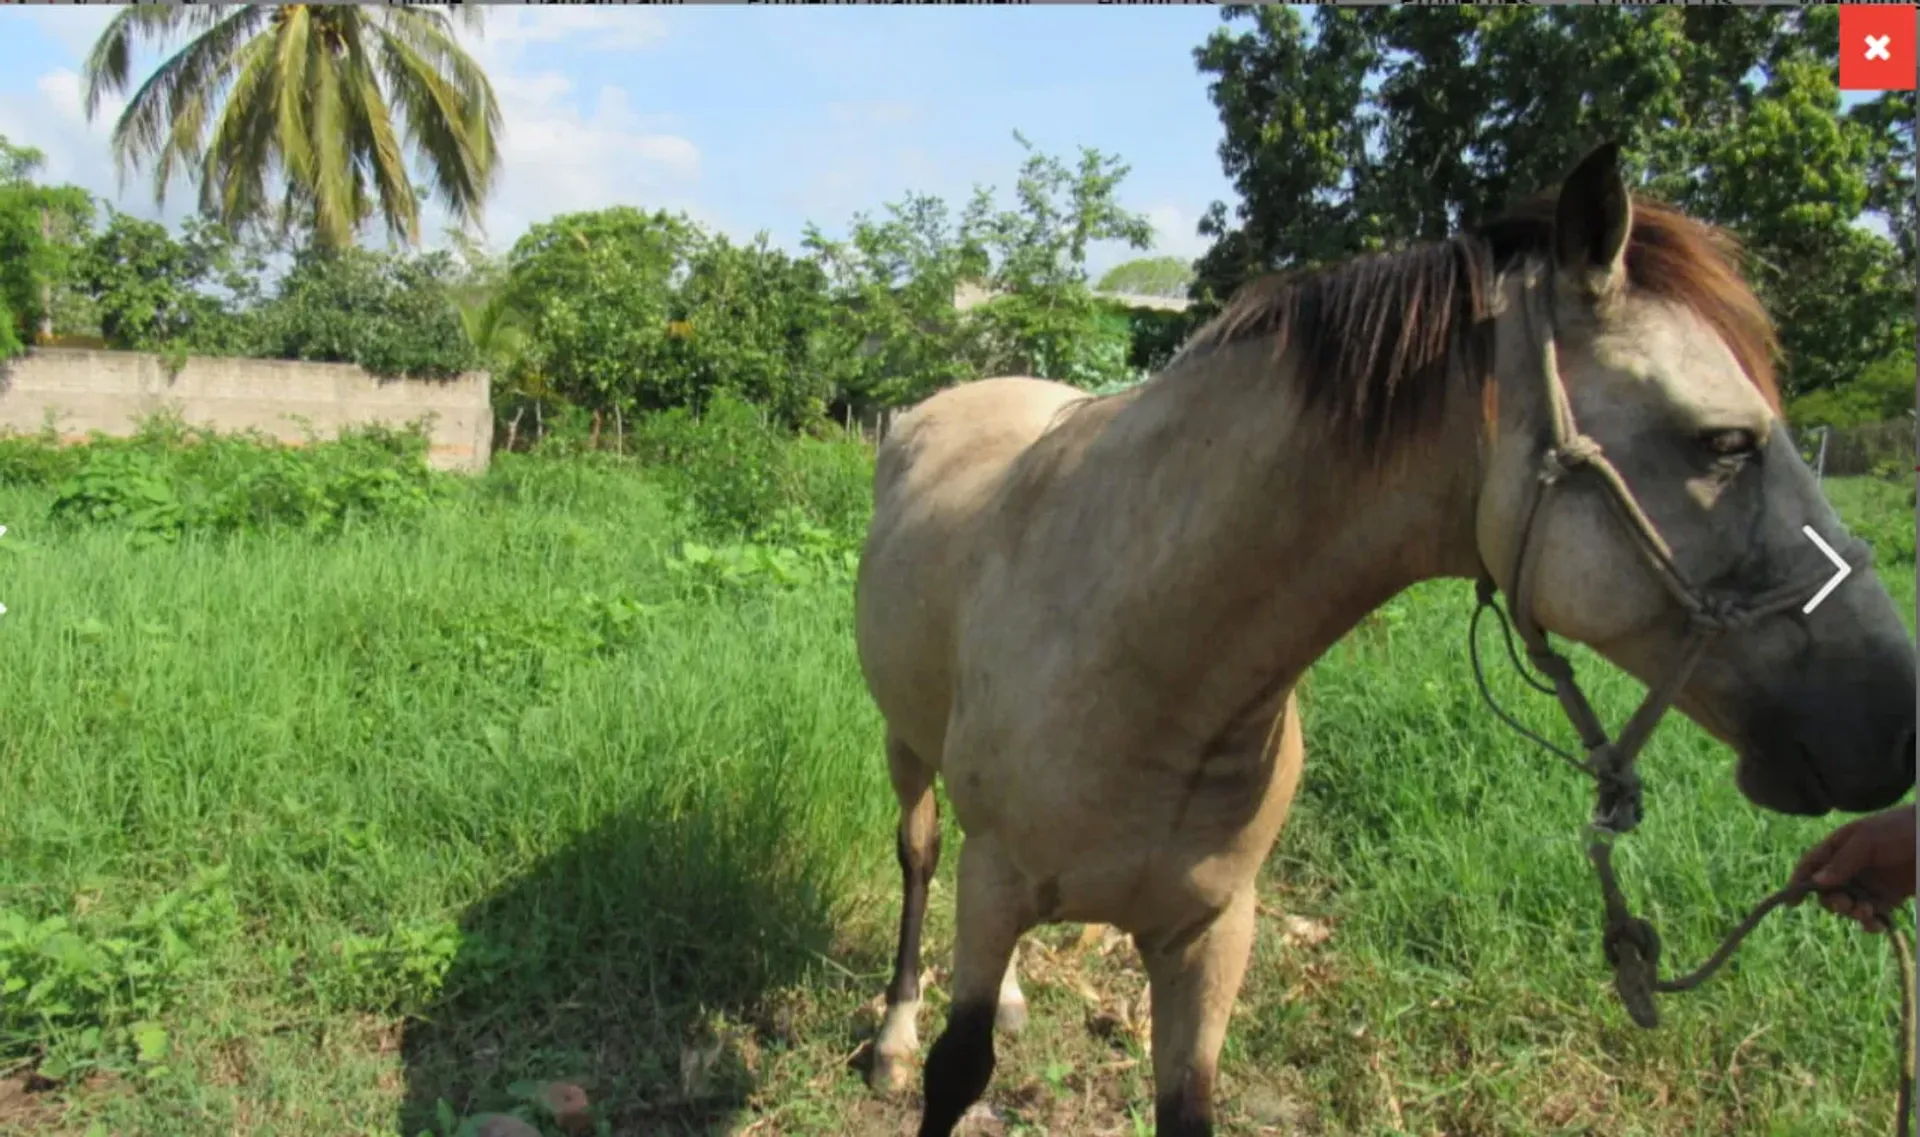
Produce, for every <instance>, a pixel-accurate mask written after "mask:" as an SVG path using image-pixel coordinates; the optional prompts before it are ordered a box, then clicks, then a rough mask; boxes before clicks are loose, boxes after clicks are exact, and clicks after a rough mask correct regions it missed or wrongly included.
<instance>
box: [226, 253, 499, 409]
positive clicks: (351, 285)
mask: <svg viewBox="0 0 1920 1137" xmlns="http://www.w3.org/2000/svg"><path fill="white" fill-rule="evenodd" d="M452 267H453V262H452V259H451V258H450V257H449V256H448V255H447V254H446V253H428V254H426V255H423V256H404V255H395V254H383V253H372V252H368V251H366V250H364V249H346V250H342V251H340V252H337V253H321V252H304V253H302V254H300V255H299V257H297V258H296V259H295V261H294V266H293V269H292V270H291V271H290V272H288V274H287V276H286V279H285V280H283V281H282V282H281V285H280V290H279V293H278V295H276V296H275V297H274V298H273V299H272V300H271V301H269V302H268V303H266V304H264V305H262V306H261V307H260V308H259V309H258V310H257V311H256V312H255V313H254V314H253V317H252V321H253V325H254V328H253V340H254V344H253V347H254V350H255V353H256V354H260V355H265V356H268V357H270V358H276V359H299V360H306V361H309V362H324V363H355V364H358V365H360V366H361V367H363V368H365V369H366V370H368V371H371V372H373V373H374V374H376V375H406V376H412V377H415V378H427V379H447V378H451V377H453V376H455V375H459V374H461V373H462V372H465V371H468V370H471V369H472V368H473V367H474V366H475V364H476V362H477V357H476V356H475V353H474V350H473V346H472V344H471V343H470V342H469V341H468V339H467V332H466V327H465V325H464V324H463V323H462V322H461V319H460V312H459V309H457V308H456V307H455V306H454V303H453V298H452V295H451V292H450V289H449V287H448V284H447V280H448V277H449V275H450V274H451V272H452Z"/></svg>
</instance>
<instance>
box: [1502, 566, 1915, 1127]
mask: <svg viewBox="0 0 1920 1137" xmlns="http://www.w3.org/2000/svg"><path fill="white" fill-rule="evenodd" d="M1496 596H1497V588H1496V586H1495V585H1494V583H1493V582H1492V581H1491V580H1489V579H1486V578H1484V577H1483V578H1481V580H1480V581H1479V582H1478V583H1477V584H1476V598H1477V599H1478V601H1479V603H1478V604H1476V605H1475V607H1474V611H1473V619H1472V620H1471V621H1470V622H1469V624H1468V627H1467V654H1468V656H1469V658H1470V659H1471V660H1472V663H1473V679H1474V684H1475V685H1476V686H1477V687H1478V688H1479V690H1480V697H1481V699H1483V700H1484V701H1485V702H1486V704H1487V707H1488V709H1490V710H1492V711H1493V713H1494V715H1495V716H1496V717H1498V718H1499V719H1500V721H1501V722H1503V723H1505V724H1507V726H1509V727H1511V728H1512V729H1513V730H1514V731H1515V732H1516V733H1518V734H1520V735H1521V736H1522V737H1524V738H1526V739H1528V740H1529V741H1531V742H1533V743H1535V744H1537V745H1539V746H1540V747H1542V748H1543V749H1545V750H1546V751H1547V752H1549V753H1551V754H1553V755H1554V756H1555V757H1558V758H1559V759H1560V760H1562V761H1563V762H1565V763H1567V764H1568V765H1569V766H1572V767H1573V768H1574V769H1576V770H1578V771H1580V772H1581V773H1583V774H1586V775H1587V776H1588V777H1591V778H1594V779H1595V780H1596V781H1597V782H1598V781H1602V780H1603V779H1604V777H1605V775H1606V774H1608V773H1611V771H1607V770H1605V769H1603V768H1597V767H1600V766H1601V765H1602V764H1601V763H1599V762H1597V761H1596V760H1595V759H1597V758H1599V757H1601V755H1600V754H1598V753H1596V754H1595V757H1594V758H1590V759H1589V760H1588V761H1586V762H1582V761H1581V760H1580V759H1578V758H1576V757H1574V755H1573V754H1571V753H1569V752H1568V751H1566V750H1564V749H1562V748H1560V747H1559V746H1556V745H1554V744H1553V743H1552V742H1550V741H1548V740H1547V739H1546V738H1544V737H1542V736H1541V735H1539V734H1537V733H1535V732H1534V731H1532V730H1529V729H1527V727H1525V726H1524V725H1522V724H1521V723H1520V721H1519V720H1518V719H1516V718H1515V717H1514V716H1513V715H1511V714H1509V713H1508V712H1507V711H1506V709H1505V708H1504V707H1502V706H1501V705H1500V703H1499V701H1498V700H1496V699H1495V698H1494V697H1493V691H1492V688H1490V687H1489V686H1488V684H1487V678H1486V670H1485V668H1484V667H1483V665H1482V664H1481V661H1480V646H1479V642H1480V635H1479V632H1480V616H1481V614H1482V613H1484V612H1486V611H1488V610H1491V611H1492V612H1493V614H1494V617H1495V619H1496V620H1497V621H1498V622H1499V625H1500V635H1501V638H1502V640H1503V641H1504V642H1505V643H1506V648H1507V658H1508V659H1509V660H1511V661H1512V663H1513V666H1514V670H1515V671H1517V672H1518V673H1519V675H1520V677H1521V679H1523V680H1524V681H1525V682H1526V683H1527V685H1528V686H1530V687H1532V688H1533V689H1534V690H1536V691H1539V692H1541V693H1542V694H1558V691H1557V690H1556V689H1555V687H1550V686H1548V685H1547V684H1545V683H1542V682H1541V681H1540V680H1538V679H1535V678H1534V677H1533V676H1532V675H1531V674H1530V673H1529V672H1528V671H1527V669H1526V668H1525V667H1524V666H1523V665H1522V664H1521V662H1520V656H1519V653H1518V652H1517V651H1516V650H1515V649H1514V645H1513V629H1512V626H1511V625H1510V624H1509V623H1508V620H1507V615H1506V613H1505V612H1504V611H1502V610H1501V608H1500V605H1499V604H1498V603H1497V601H1496V599H1495V598H1496ZM1530 654H1533V653H1532V652H1530ZM1548 654H1550V655H1551V656H1552V658H1554V659H1556V660H1558V662H1559V663H1560V664H1562V665H1563V666H1564V669H1565V671H1566V673H1567V679H1568V682H1569V683H1571V679H1572V675H1571V671H1572V669H1571V666H1570V665H1567V661H1566V660H1565V657H1563V656H1559V655H1558V653H1552V652H1549V653H1548ZM1535 662H1536V663H1538V662H1540V660H1539V659H1538V658H1536V659H1535ZM1554 670H1556V671H1557V670H1560V668H1555V669H1554ZM1690 670H1691V668H1690V667H1681V668H1676V669H1675V671H1674V672H1673V677H1671V678H1670V679H1669V684H1663V687H1664V686H1667V685H1674V686H1677V685H1678V684H1679V682H1681V681H1683V677H1684V675H1685V673H1686V672H1687V671H1690ZM1556 678H1557V676H1556ZM1575 689H1576V690H1577V688H1575ZM1662 693H1663V692H1658V691H1656V692H1649V694H1648V699H1647V702H1646V703H1643V704H1642V706H1641V710H1643V711H1644V710H1646V709H1647V708H1648V707H1650V706H1654V705H1656V704H1655V702H1654V700H1655V698H1656V697H1657V696H1658V695H1660V694H1662ZM1674 693H1675V694H1677V692H1674ZM1582 702H1584V699H1583V700H1582ZM1663 702H1664V701H1663ZM1640 717H1641V716H1640V715H1638V714H1636V715H1635V718H1636V719H1638V718H1640ZM1602 737H1604V735H1603V736H1602ZM1624 737H1625V732H1623V738H1624ZM1642 741H1644V739H1643V740H1642ZM1605 745H1607V744H1603V746H1605ZM1592 749H1593V750H1594V751H1596V752H1597V751H1600V750H1601V749H1602V747H1594V748H1592ZM1635 749H1636V750H1637V749H1638V748H1637V747H1635ZM1628 761H1629V762H1630V761H1631V758H1629V759H1628ZM1616 776H1617V775H1616ZM1628 776H1631V771H1629V772H1628ZM1606 788H1607V787H1605V786H1602V789H1603V796H1604V790H1605V789H1606ZM1615 788H1616V790H1617V789H1619V788H1624V787H1615ZM1637 788H1638V787H1637V779H1636V784H1635V785H1634V786H1632V789H1633V790H1635V791H1637ZM1633 797H1635V798H1637V797H1638V794H1637V792H1635V793H1633ZM1605 820H1606V812H1605V811H1602V816H1601V817H1600V818H1597V819H1596V821H1597V822H1599V823H1596V824H1595V825H1594V827H1593V830H1594V837H1593V840H1592V841H1591V842H1589V843H1588V845H1587V856H1588V858H1589V859H1590V860H1591V861H1592V862H1593V867H1594V873H1595V875H1596V876H1597V877H1598V878H1599V880H1600V890H1601V895H1602V897H1603V898H1604V901H1605V904H1606V918H1607V930H1606V933H1605V936H1604V938H1603V944H1602V946H1603V948H1604V950H1605V953H1606V957H1607V962H1608V963H1609V964H1610V965H1611V966H1612V967H1613V985H1614V990H1615V992H1616V993H1617V994H1618V995H1619V996H1620V1002H1621V1005H1622V1006H1623V1007H1624V1008H1625V1009H1626V1012H1627V1016H1628V1017H1629V1018H1631V1019H1632V1020H1633V1021H1634V1022H1635V1023H1636V1024H1637V1025H1639V1026H1640V1027H1642V1028H1643V1029H1647V1030H1651V1029H1653V1028H1654V1027H1657V1026H1659V1025H1660V1012H1659V1008H1658V1006H1657V1005H1656V1003H1655V1001H1654V995H1655V994H1656V993H1658V994H1678V993H1681V992H1686V991H1691V990H1693V989H1694V988H1696V987H1698V986H1700V985H1701V984H1703V983H1705V982H1706V981H1707V980H1708V979H1711V978H1712V977H1713V976H1714V974H1715V973H1716V972H1718V971H1719V970H1720V968H1721V967H1722V966H1724V965H1725V964H1726V962H1727V961H1728V960H1730V959H1732V958H1733V953H1734V952H1735V951H1736V950H1738V948H1739V947H1740V944H1741V941H1743V940H1745V939H1746V938H1747V936H1748V935H1749V934H1750V933H1751V932H1752V931H1753V930H1754V929H1755V928H1757V927H1759V926H1760V922H1761V921H1762V920H1765V919H1766V918H1767V916H1768V914H1770V913H1771V912H1772V911H1773V910H1774V909H1776V908H1781V907H1789V906H1792V905H1794V904H1798V903H1799V902H1800V901H1801V900H1802V899H1804V898H1805V897H1806V896H1807V894H1808V893H1809V892H1810V891H1811V889H1810V887H1809V886H1808V885H1806V884H1794V885H1788V886H1786V887H1784V888H1781V889H1779V890H1777V891H1775V892H1773V893H1770V894H1769V895H1768V896H1766V897H1765V898H1764V899H1762V900H1761V901H1760V902H1759V903H1758V904H1755V905H1754V906H1753V908H1752V909H1751V910H1750V911H1749V912H1748V913H1747V915H1746V918H1745V919H1743V920H1741V921H1740V923H1738V924H1737V925H1735V926H1734V928H1733V930H1732V931H1730V932H1728V933H1727V934H1726V936H1725V937H1724V938H1722V939H1721V941H1720V946H1719V947H1718V948H1716V949H1715V950H1714V952H1713V954H1712V955H1710V956H1708V957H1707V960H1706V962H1704V963H1702V964H1701V965H1700V966H1699V967H1697V968H1695V969H1694V970H1692V971H1690V972H1688V973H1687V974H1685V975H1682V976H1680V977H1678V978H1674V979H1662V978H1660V935H1659V933H1658V932H1656V931H1655V930H1654V927H1653V925H1652V924H1651V923H1650V922H1648V921H1647V920H1644V919H1642V918H1640V917H1638V916H1635V915H1633V912H1632V910H1631V909H1629V908H1628V907H1627V900H1626V895H1625V894H1624V893H1623V892H1622V891H1621V890H1620V882H1619V879H1618V878H1617V877H1616V876H1615V874H1614V871H1613V838H1614V837H1615V836H1616V835H1617V833H1616V831H1615V830H1613V829H1610V828H1608V827H1607V826H1606V825H1605V824H1604V821H1605ZM1634 820H1637V817H1636V818H1634ZM1629 827H1630V826H1629ZM1898 916H1899V914H1898V913H1889V914H1888V918H1887V920H1886V921H1885V922H1884V923H1883V926H1882V928H1881V930H1880V933H1879V934H1882V935H1885V936H1886V937H1887V942H1888V944H1889V945H1890V946H1891V947H1892V949H1893V953H1894V963H1895V970H1896V972H1897V975H1898V979H1899V982H1900V1028H1899V1029H1900V1037H1899V1039H1898V1045H1897V1050H1898V1052H1899V1056H1900V1076H1899V1079H1898V1089H1897V1091H1896V1093H1897V1096H1896V1103H1895V1107H1894V1115H1895V1119H1894V1133H1895V1134H1896V1135H1897V1137H1913V1125H1914V1114H1913V1109H1914V1074H1915V1069H1914V1062H1915V1053H1914V1047H1915V1029H1916V1016H1915V1009H1914V998H1915V995H1914V986H1915V981H1914V956H1913V941H1912V939H1911V934H1910V933H1909V932H1907V931H1905V930H1904V929H1903V928H1901V927H1900V926H1899V923H1898Z"/></svg>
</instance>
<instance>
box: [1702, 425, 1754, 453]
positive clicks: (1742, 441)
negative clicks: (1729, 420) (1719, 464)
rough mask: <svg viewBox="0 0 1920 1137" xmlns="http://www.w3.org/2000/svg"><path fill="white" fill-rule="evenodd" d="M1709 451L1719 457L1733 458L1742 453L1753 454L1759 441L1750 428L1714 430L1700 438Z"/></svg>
mask: <svg viewBox="0 0 1920 1137" xmlns="http://www.w3.org/2000/svg"><path fill="white" fill-rule="evenodd" d="M1700 441H1701V443H1702V444H1704V445H1705V446H1706V448H1707V453H1709V454H1712V455H1714V456H1715V457H1718V458H1732V457H1735V456H1737V455H1740V454H1751V453H1753V449H1754V447H1755V446H1757V445H1758V444H1759V443H1758V441H1757V440H1756V439H1755V438H1754V437H1753V432H1752V431H1750V430H1714V431H1708V432H1707V433H1706V434H1704V435H1702V436H1701V438H1700Z"/></svg>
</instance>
